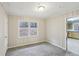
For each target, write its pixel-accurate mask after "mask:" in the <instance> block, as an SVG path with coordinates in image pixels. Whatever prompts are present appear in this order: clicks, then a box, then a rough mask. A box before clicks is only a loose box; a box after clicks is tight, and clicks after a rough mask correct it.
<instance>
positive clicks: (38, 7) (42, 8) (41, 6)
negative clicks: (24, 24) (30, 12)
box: [36, 5, 45, 11]
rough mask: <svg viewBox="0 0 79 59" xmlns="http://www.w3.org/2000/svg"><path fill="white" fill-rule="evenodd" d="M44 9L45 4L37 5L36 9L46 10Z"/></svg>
mask: <svg viewBox="0 0 79 59" xmlns="http://www.w3.org/2000/svg"><path fill="white" fill-rule="evenodd" d="M44 9H45V6H43V5H39V6H37V7H36V11H44Z"/></svg>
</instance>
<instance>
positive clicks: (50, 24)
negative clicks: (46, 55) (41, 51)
mask: <svg viewBox="0 0 79 59" xmlns="http://www.w3.org/2000/svg"><path fill="white" fill-rule="evenodd" d="M69 17H79V11H78V10H74V11H71V12H68V13H65V14H63V15H60V16H56V17H50V18H48V19H47V20H46V29H47V31H46V32H47V39H48V40H47V41H48V42H49V43H51V44H53V45H56V46H58V47H60V48H63V49H66V19H67V18H69Z"/></svg>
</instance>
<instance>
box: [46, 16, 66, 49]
mask: <svg viewBox="0 0 79 59" xmlns="http://www.w3.org/2000/svg"><path fill="white" fill-rule="evenodd" d="M46 24H47V39H48V42H49V43H51V44H53V45H56V46H58V47H61V48H63V49H65V18H63V17H57V18H50V19H48V20H47V23H46Z"/></svg>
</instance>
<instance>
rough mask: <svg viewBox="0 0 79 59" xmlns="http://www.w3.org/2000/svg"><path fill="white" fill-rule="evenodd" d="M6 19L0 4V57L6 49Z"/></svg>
mask: <svg viewBox="0 0 79 59" xmlns="http://www.w3.org/2000/svg"><path fill="white" fill-rule="evenodd" d="M7 22H8V18H7V14H6V13H5V10H4V9H3V7H2V5H1V4H0V56H4V55H5V53H6V51H7V49H8V23H7Z"/></svg>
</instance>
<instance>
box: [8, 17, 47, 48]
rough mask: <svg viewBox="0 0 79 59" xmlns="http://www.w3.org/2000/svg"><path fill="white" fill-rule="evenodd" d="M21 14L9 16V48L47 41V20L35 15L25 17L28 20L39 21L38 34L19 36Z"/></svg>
mask: <svg viewBox="0 0 79 59" xmlns="http://www.w3.org/2000/svg"><path fill="white" fill-rule="evenodd" d="M20 18H21V16H9V44H8V46H9V48H12V47H17V46H23V45H28V44H34V43H38V42H45V40H46V39H45V21H44V20H42V19H39V18H34V17H23V18H24V20H26V21H28V22H37V23H38V36H36V37H27V38H19V37H18V21H19V20H20Z"/></svg>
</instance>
